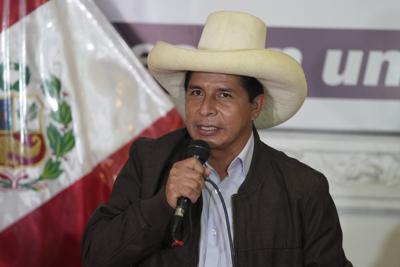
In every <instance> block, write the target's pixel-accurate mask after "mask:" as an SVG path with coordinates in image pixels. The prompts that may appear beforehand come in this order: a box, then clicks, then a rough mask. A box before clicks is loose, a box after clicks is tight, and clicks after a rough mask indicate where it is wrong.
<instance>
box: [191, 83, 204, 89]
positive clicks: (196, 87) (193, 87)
mask: <svg viewBox="0 0 400 267" xmlns="http://www.w3.org/2000/svg"><path fill="white" fill-rule="evenodd" d="M188 88H189V89H201V88H202V87H201V86H200V85H197V84H189V86H188Z"/></svg>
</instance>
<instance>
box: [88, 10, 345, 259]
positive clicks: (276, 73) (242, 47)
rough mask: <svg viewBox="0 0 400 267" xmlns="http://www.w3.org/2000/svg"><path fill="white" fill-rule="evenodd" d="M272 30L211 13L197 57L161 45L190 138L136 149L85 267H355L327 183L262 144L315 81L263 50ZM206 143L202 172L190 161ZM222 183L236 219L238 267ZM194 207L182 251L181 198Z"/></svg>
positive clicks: (244, 17)
mask: <svg viewBox="0 0 400 267" xmlns="http://www.w3.org/2000/svg"><path fill="white" fill-rule="evenodd" d="M265 37H266V27H265V25H264V23H263V22H262V21H261V20H260V19H258V18H256V17H254V16H251V15H249V14H245V13H240V12H215V13H212V14H211V15H210V16H209V17H208V19H207V23H206V25H205V27H204V30H203V33H202V36H201V39H200V42H199V47H198V49H194V50H192V49H185V48H180V47H176V46H173V45H170V44H167V43H157V45H156V46H155V47H154V48H153V50H152V51H151V53H150V55H149V59H148V64H149V68H150V71H151V73H152V74H153V76H154V77H155V78H156V79H157V80H158V81H159V82H160V84H161V85H162V86H163V87H164V88H165V89H166V90H167V91H168V92H169V93H170V95H171V97H172V99H173V100H174V101H175V103H176V105H177V108H178V110H180V111H181V112H182V114H184V116H185V124H186V129H181V130H178V131H176V132H173V133H170V134H167V135H166V136H163V137H161V138H159V139H157V140H150V139H140V140H138V141H137V142H135V143H134V145H133V146H132V148H131V151H130V158H129V160H128V162H127V163H126V165H125V167H124V168H123V170H122V171H121V173H120V175H119V176H118V178H117V179H116V182H115V185H114V188H113V192H112V195H111V198H110V200H109V201H108V202H107V203H106V204H104V205H101V206H100V207H99V208H98V209H97V210H96V212H95V214H94V215H93V216H92V218H91V220H90V222H89V223H88V226H87V229H86V231H85V236H84V238H83V242H82V257H83V262H84V264H85V266H232V265H233V264H234V266H251V267H255V266H276V267H278V266H279V267H280V266H309V267H311V266H332V267H338V266H347V267H348V266H352V265H351V263H350V262H349V261H348V260H347V259H346V257H345V255H344V252H343V249H342V232H341V228H340V224H339V220H338V216H337V212H336V208H335V205H334V203H333V201H332V199H331V197H330V195H329V191H328V183H327V181H326V179H325V177H324V176H323V175H322V174H321V173H319V172H317V171H315V170H313V169H311V168H310V167H308V166H306V165H304V164H302V163H300V162H298V161H296V160H295V159H292V158H289V157H288V156H286V155H285V154H283V153H282V152H279V151H276V150H274V149H273V148H270V147H268V146H267V145H265V144H264V143H263V142H262V141H261V140H260V138H259V137H258V134H257V131H256V129H255V127H257V128H267V127H272V126H274V125H277V124H280V123H282V122H284V121H286V120H287V119H289V118H290V117H291V116H292V115H293V114H295V113H296V111H297V110H298V109H299V108H300V106H301V105H302V103H303V101H304V99H305V96H306V90H307V86H306V81H305V78H304V73H303V70H302V69H301V67H300V66H299V65H298V64H297V63H296V62H295V61H294V60H293V59H292V58H290V57H289V56H287V55H285V54H283V53H280V52H277V51H270V50H268V49H264V43H265ZM192 139H200V140H203V141H206V142H207V143H208V144H209V146H210V156H209V158H208V161H207V162H206V163H205V164H204V165H203V164H201V163H200V162H199V161H198V160H197V159H196V158H192V157H191V158H186V157H185V151H186V147H187V146H188V145H189V143H190V141H191V140H192ZM205 178H208V179H210V180H211V181H213V182H214V183H216V184H218V187H219V189H220V190H221V191H222V195H223V199H224V201H225V203H226V205H227V208H228V218H229V220H230V222H231V224H230V225H229V226H230V229H231V230H232V232H233V240H234V244H233V247H234V251H233V253H234V255H235V256H234V260H233V261H234V262H233V263H232V261H231V257H230V248H229V238H228V237H227V231H226V230H225V229H224V228H223V226H224V225H225V222H224V217H223V215H221V214H223V211H222V209H221V203H220V202H219V201H218V199H217V195H216V193H215V191H214V190H212V188H210V187H209V186H208V185H206V184H205V182H204V179H205ZM179 197H187V198H188V199H190V201H191V202H192V203H193V204H192V207H191V209H190V210H189V212H188V213H187V214H186V217H185V218H184V225H183V228H184V241H185V243H184V244H183V245H182V246H178V247H176V246H171V234H170V221H171V218H172V216H173V214H174V209H175V207H176V203H177V199H178V198H179Z"/></svg>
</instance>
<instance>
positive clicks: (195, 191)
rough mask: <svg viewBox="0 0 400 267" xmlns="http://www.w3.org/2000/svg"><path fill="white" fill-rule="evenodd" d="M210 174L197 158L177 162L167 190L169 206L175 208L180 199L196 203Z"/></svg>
mask: <svg viewBox="0 0 400 267" xmlns="http://www.w3.org/2000/svg"><path fill="white" fill-rule="evenodd" d="M210 172H211V171H210V169H208V168H207V167H205V166H203V165H202V164H201V163H200V161H198V160H197V159H195V158H187V159H184V160H182V161H178V162H175V164H174V165H173V166H172V168H171V170H170V172H169V176H168V181H167V186H166V189H165V193H166V196H167V202H168V204H169V205H170V206H171V207H173V208H175V207H176V201H177V199H178V198H179V197H187V198H189V199H190V201H192V203H195V202H196V201H197V199H198V198H199V197H200V195H201V190H203V188H204V177H207V176H208V175H210Z"/></svg>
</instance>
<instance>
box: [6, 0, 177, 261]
mask: <svg viewBox="0 0 400 267" xmlns="http://www.w3.org/2000/svg"><path fill="white" fill-rule="evenodd" d="M0 16H1V17H0V18H1V28H0V29H1V33H0V214H1V215H0V267H6V266H7V267H9V266H31V267H32V266H41V267H43V266H80V256H79V245H80V244H79V242H80V238H81V234H82V232H83V228H84V225H85V223H86V222H87V220H88V218H89V216H90V214H91V213H92V212H93V210H94V209H95V207H96V206H97V205H98V204H99V203H100V202H102V201H105V200H106V199H107V197H108V195H109V193H110V190H111V186H112V182H113V179H114V178H115V176H116V174H117V172H118V171H119V170H120V168H121V166H122V164H123V163H124V162H125V160H126V159H127V156H128V155H127V152H128V149H129V146H130V144H131V142H132V141H133V140H134V139H136V138H138V137H139V136H153V137H156V136H159V135H162V134H164V133H166V132H168V131H171V130H173V129H175V128H177V127H180V126H181V124H182V122H181V119H180V117H179V115H178V114H177V112H176V110H175V109H174V107H173V104H172V103H171V102H170V100H169V98H168V96H167V95H165V93H164V92H163V91H162V90H161V89H160V88H159V86H158V85H157V84H156V82H155V81H154V80H153V79H152V78H151V77H150V75H149V74H148V72H147V71H146V70H145V69H144V67H142V65H141V63H140V62H139V60H138V59H137V58H135V57H134V55H133V53H132V52H131V50H130V49H129V48H128V47H127V45H126V44H125V43H124V41H123V40H122V39H121V38H120V36H119V35H118V34H117V33H116V32H115V30H114V29H113V28H112V26H111V25H110V24H109V22H108V21H107V19H105V17H104V16H103V15H102V14H101V12H100V11H99V10H98V9H97V7H96V6H95V4H94V3H93V2H92V1H90V0H50V1H46V0H34V1H25V0H15V1H14V0H3V1H0Z"/></svg>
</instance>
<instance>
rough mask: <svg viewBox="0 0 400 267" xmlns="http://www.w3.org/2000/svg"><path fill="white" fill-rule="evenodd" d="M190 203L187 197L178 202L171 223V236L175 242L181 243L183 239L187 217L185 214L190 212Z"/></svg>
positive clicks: (179, 199) (180, 198)
mask: <svg viewBox="0 0 400 267" xmlns="http://www.w3.org/2000/svg"><path fill="white" fill-rule="evenodd" d="M190 203H191V201H190V199H188V198H187V197H179V198H178V200H177V202H176V209H175V213H174V217H173V218H172V223H171V235H172V239H173V240H174V241H175V242H181V241H182V239H183V237H182V226H183V217H184V216H185V212H186V211H187V210H188V208H189V205H190Z"/></svg>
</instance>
